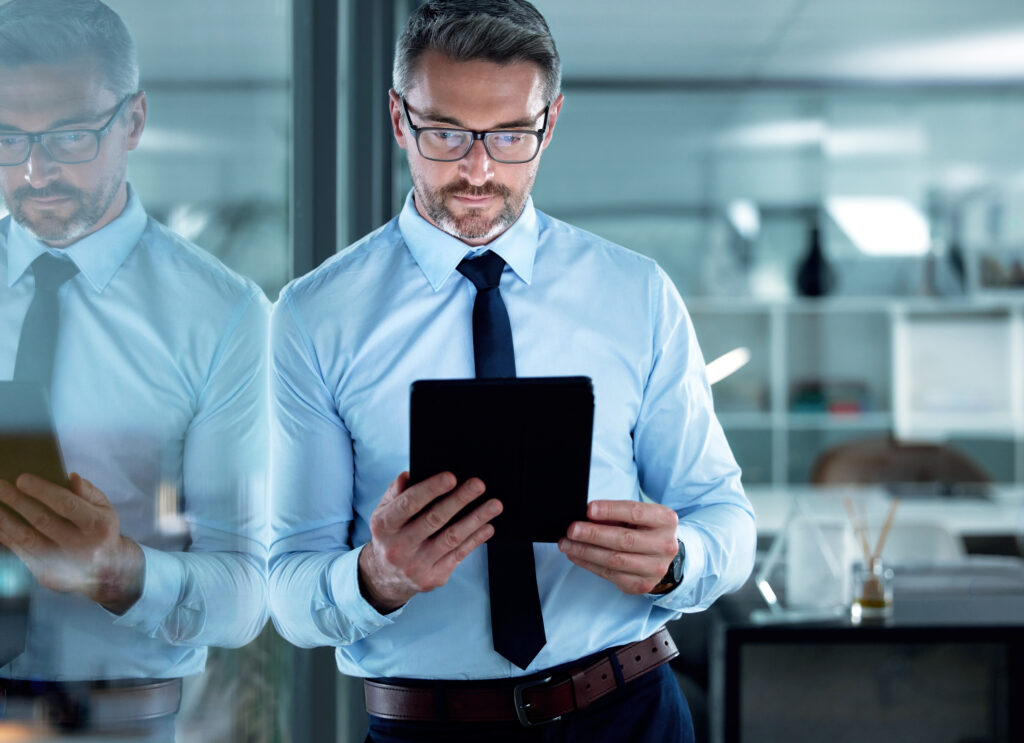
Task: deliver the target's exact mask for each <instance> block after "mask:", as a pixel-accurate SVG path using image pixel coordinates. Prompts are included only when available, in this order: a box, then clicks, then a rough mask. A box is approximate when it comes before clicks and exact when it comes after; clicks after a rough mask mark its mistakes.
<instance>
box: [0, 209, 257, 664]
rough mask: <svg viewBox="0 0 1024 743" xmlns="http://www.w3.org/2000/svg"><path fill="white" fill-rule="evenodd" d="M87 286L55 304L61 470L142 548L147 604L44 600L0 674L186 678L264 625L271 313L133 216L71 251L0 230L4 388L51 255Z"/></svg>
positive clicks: (4, 224)
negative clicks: (121, 609)
mask: <svg viewBox="0 0 1024 743" xmlns="http://www.w3.org/2000/svg"><path fill="white" fill-rule="evenodd" d="M46 250H49V251H50V252H52V253H55V254H60V253H62V254H65V255H67V256H69V257H70V258H71V260H73V261H74V262H75V264H76V265H77V266H78V268H79V269H80V273H79V274H78V275H76V276H75V277H74V278H73V279H71V280H70V281H68V282H67V283H66V284H65V285H64V286H63V287H62V288H61V290H60V295H59V296H60V302H61V317H60V331H59V332H60V337H59V338H58V342H57V351H56V358H55V361H54V378H53V388H52V393H51V396H52V404H53V414H54V419H55V423H56V427H57V433H58V437H59V439H60V443H61V447H62V450H63V454H64V460H65V464H66V466H67V470H68V471H69V472H78V473H79V474H81V475H82V476H83V477H85V478H86V479H88V480H90V481H91V482H93V483H94V484H95V485H96V486H97V487H98V488H99V489H100V490H102V491H103V492H104V493H105V494H106V496H107V497H108V498H109V499H110V501H111V502H112V503H113V505H114V506H115V508H116V509H117V512H118V516H119V518H120V521H121V530H122V533H123V534H125V535H126V536H128V537H130V538H132V539H134V540H135V541H137V542H139V543H140V544H141V545H142V550H143V553H144V555H145V581H144V586H143V592H142V597H141V598H140V599H139V600H138V601H137V602H136V603H135V604H134V605H133V606H132V607H131V608H130V609H129V610H128V611H127V612H126V613H125V614H124V615H123V616H115V615H113V614H111V613H109V612H107V611H106V610H104V609H103V608H102V607H100V606H99V605H97V604H94V603H92V602H90V601H88V600H87V599H85V598H82V597H81V596H77V595H73V594H61V593H56V592H53V591H49V590H46V589H43V588H40V587H38V586H37V587H36V589H35V590H34V592H33V596H32V604H31V615H30V624H29V633H28V639H27V648H26V650H25V652H24V653H23V654H22V655H20V656H18V657H17V658H15V659H14V660H13V661H12V662H10V663H9V664H8V665H6V666H4V667H3V668H0V676H6V677H15V678H40V679H47V680H69V679H96V678H138V677H177V676H184V675H187V674H192V673H199V672H201V671H202V670H203V666H204V662H205V659H206V646H207V645H228V646H237V645H242V644H244V643H246V642H248V641H249V640H251V639H252V638H253V637H255V635H256V634H257V633H258V632H259V630H260V628H261V627H262V626H263V625H264V624H265V622H266V547H265V544H266V542H265V539H266V533H265V523H266V514H265V507H266V471H267V467H266V457H267V454H266V381H267V376H266V352H265V351H266V331H267V321H268V319H269V303H268V302H267V300H266V298H265V297H264V296H263V294H262V292H261V291H260V290H259V288H258V287H256V285H255V284H253V283H252V282H250V281H248V280H246V279H243V278H241V277H239V276H237V275H235V274H234V273H232V272H231V271H229V270H228V269H227V268H225V267H224V266H223V265H222V264H221V263H219V262H218V261H217V260H216V259H214V258H213V257H212V256H210V255H208V254H207V253H205V252H203V251H202V250H200V249H199V248H197V247H195V246H194V245H192V244H190V243H188V242H187V241H186V240H184V239H183V238H181V237H178V236H177V235H175V234H173V233H171V232H170V231H168V230H167V229H166V228H165V227H163V226H162V225H160V224H158V223H157V222H155V221H153V220H152V219H150V218H149V217H148V216H147V215H146V212H145V211H144V210H143V207H142V205H141V203H140V202H139V200H138V198H137V197H136V196H135V194H134V193H131V192H130V193H129V201H128V204H127V206H126V207H125V209H124V210H123V212H122V213H121V214H120V215H119V216H118V217H117V219H115V220H114V221H112V222H111V223H110V224H108V225H106V226H104V227H103V228H101V229H100V230H98V231H96V232H95V233H92V234H90V235H88V236H86V237H85V238H83V239H81V240H79V241H78V242H75V243H74V244H72V245H71V246H69V247H68V248H66V249H64V250H59V251H58V250H55V249H52V248H48V247H47V246H46V245H44V244H43V243H41V242H39V241H38V240H36V239H35V238H34V237H33V236H32V235H30V234H29V233H28V232H27V231H25V230H24V229H23V228H22V227H21V226H19V225H18V224H17V223H15V222H13V221H12V220H11V219H10V218H9V217H8V218H6V219H4V220H3V221H0V379H10V378H11V376H12V374H13V372H14V360H15V354H16V352H17V346H18V338H19V333H20V330H21V325H22V321H23V319H24V317H25V312H26V311H27V309H28V305H29V303H30V302H31V300H32V295H33V293H34V279H33V275H32V271H31V270H29V269H30V266H31V264H32V261H33V260H35V258H36V257H38V256H39V255H40V254H41V253H42V252H43V251H46Z"/></svg>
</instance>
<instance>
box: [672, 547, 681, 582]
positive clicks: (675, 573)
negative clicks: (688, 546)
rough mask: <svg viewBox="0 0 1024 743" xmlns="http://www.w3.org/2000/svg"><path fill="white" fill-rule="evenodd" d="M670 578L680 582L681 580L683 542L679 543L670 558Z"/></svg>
mask: <svg viewBox="0 0 1024 743" xmlns="http://www.w3.org/2000/svg"><path fill="white" fill-rule="evenodd" d="M672 580H673V581H675V582H676V583H680V582H682V580H683V543H682V542H680V543H679V551H678V552H676V556H675V559H674V560H672Z"/></svg>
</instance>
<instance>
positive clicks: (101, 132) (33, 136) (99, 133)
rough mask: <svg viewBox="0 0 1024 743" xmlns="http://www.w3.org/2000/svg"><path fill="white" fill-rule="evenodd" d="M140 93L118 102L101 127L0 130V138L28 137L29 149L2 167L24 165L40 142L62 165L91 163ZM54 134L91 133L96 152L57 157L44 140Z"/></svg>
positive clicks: (1, 166) (56, 161)
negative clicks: (81, 157)
mask: <svg viewBox="0 0 1024 743" xmlns="http://www.w3.org/2000/svg"><path fill="white" fill-rule="evenodd" d="M138 94H139V93H138V92H135V93H131V94H130V95H127V96H125V97H124V98H122V99H121V102H120V103H118V104H117V108H115V109H114V113H113V114H111V115H110V118H109V119H108V120H107V123H106V124H104V125H103V126H101V127H100V128H99V129H50V130H48V131H45V132H0V138H4V137H26V138H28V150H27V151H26V152H25V157H24V158H22V159H21V160H19V161H18V162H16V163H0V168H13V167H15V166H18V165H23V164H24V163H26V162H28V159H29V158H30V157H32V147H33V146H35V145H36V144H38V145H39V146H40V147H42V148H43V150H45V151H46V156H47V157H49V158H50V159H51V160H53V161H54V162H55V163H61V164H62V165H82V164H84V163H91V162H92V161H93V160H95V159H96V158H97V157H99V156H100V149H101V147H102V145H103V138H104V137H105V136H107V134H108V133H109V132H110V128H111V127H112V126H113V125H114V122H115V121H117V118H118V117H119V116H120V115H121V114H122V113H123V112H124V107H125V106H127V105H128V102H129V101H131V100H132V99H133V98H135V97H136V96H137V95H138ZM52 134H63V135H67V134H91V135H92V136H93V137H94V138H95V139H96V152H95V154H94V155H93V156H92V157H90V158H87V159H85V160H62V159H60V158H59V157H56V156H55V155H54V154H53V153H52V152H50V148H49V147H47V146H46V143H45V142H44V141H43V137H45V136H47V135H52Z"/></svg>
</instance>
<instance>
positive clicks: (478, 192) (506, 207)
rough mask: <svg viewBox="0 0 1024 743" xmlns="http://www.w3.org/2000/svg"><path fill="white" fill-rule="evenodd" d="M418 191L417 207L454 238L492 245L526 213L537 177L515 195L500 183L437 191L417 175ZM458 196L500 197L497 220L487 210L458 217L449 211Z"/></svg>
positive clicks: (459, 183) (458, 185)
mask: <svg viewBox="0 0 1024 743" xmlns="http://www.w3.org/2000/svg"><path fill="white" fill-rule="evenodd" d="M411 175H412V180H413V185H414V186H415V191H416V203H417V204H419V205H420V206H422V208H423V210H424V212H426V214H427V216H428V217H430V220H431V221H432V222H433V223H434V224H436V225H437V226H438V227H440V228H441V229H442V230H444V231H445V232H447V233H448V234H449V235H452V236H453V237H457V238H459V239H460V240H483V241H489V240H491V239H492V238H495V237H497V236H498V235H500V234H501V233H502V232H504V231H505V230H506V229H508V228H509V226H510V225H512V223H513V222H515V221H516V220H517V219H519V215H520V214H522V213H523V207H524V206H526V199H527V198H528V197H529V195H530V191H531V190H532V189H533V180H534V176H535V175H536V173H534V176H531V177H530V180H529V183H527V185H526V188H524V189H523V190H522V191H520V192H518V193H516V192H513V191H512V189H510V188H509V187H508V186H506V185H504V184H501V183H493V182H488V183H485V184H484V185H482V186H472V185H470V184H469V182H468V181H465V180H460V181H455V182H453V183H449V184H447V185H445V186H442V187H441V188H438V189H433V190H432V189H430V188H427V186H426V184H425V183H424V182H423V180H422V179H421V178H419V177H418V174H417V173H416V172H415V171H413V172H412V173H411ZM456 194H459V195H463V196H477V197H479V196H497V197H498V198H500V199H501V208H500V209H499V210H498V213H497V214H495V215H494V216H488V215H487V214H486V212H485V210H484V209H479V208H473V207H469V208H467V209H466V210H465V212H464V213H463V214H456V213H455V212H453V211H452V210H451V209H450V208H449V207H448V203H447V201H448V199H449V198H450V197H452V196H454V195H456Z"/></svg>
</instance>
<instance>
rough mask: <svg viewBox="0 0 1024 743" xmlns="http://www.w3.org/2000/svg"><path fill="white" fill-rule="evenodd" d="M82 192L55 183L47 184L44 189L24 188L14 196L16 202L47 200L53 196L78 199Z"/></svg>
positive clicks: (64, 184) (15, 192)
mask: <svg viewBox="0 0 1024 743" xmlns="http://www.w3.org/2000/svg"><path fill="white" fill-rule="evenodd" d="M80 194H81V192H80V191H79V190H78V189H77V188H75V187H74V186H69V185H68V184H66V183H61V182H59V181H55V182H53V183H50V184H47V185H45V186H43V187H42V188H32V186H22V187H21V188H18V189H16V190H15V191H14V193H13V194H12V195H13V197H14V198H15V199H16V200H19V201H20V200H24V199H46V198H50V197H52V196H70V197H73V198H78V197H79V196H80Z"/></svg>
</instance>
